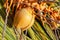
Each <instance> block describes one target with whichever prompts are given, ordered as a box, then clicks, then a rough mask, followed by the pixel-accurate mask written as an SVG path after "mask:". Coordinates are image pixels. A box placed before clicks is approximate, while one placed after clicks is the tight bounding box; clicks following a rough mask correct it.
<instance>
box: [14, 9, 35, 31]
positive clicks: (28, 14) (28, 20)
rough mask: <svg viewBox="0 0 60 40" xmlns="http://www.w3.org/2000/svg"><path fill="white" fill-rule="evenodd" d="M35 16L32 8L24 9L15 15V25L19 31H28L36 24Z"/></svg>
mask: <svg viewBox="0 0 60 40" xmlns="http://www.w3.org/2000/svg"><path fill="white" fill-rule="evenodd" d="M34 19H35V15H34V12H33V10H32V9H31V8H22V9H21V10H19V11H17V12H16V13H15V17H14V22H13V25H14V26H15V27H16V28H17V29H22V30H26V29H28V28H29V27H31V26H32V25H33V23H34Z"/></svg>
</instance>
